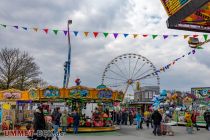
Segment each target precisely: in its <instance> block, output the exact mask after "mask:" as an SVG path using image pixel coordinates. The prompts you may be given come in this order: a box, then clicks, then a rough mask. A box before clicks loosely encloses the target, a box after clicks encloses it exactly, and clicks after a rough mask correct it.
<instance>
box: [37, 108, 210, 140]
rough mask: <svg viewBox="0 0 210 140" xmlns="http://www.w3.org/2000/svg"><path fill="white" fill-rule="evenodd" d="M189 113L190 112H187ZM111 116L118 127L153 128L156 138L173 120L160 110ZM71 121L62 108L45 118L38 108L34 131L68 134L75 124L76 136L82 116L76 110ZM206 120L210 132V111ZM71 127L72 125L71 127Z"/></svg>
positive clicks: (194, 114)
mask: <svg viewBox="0 0 210 140" xmlns="http://www.w3.org/2000/svg"><path fill="white" fill-rule="evenodd" d="M187 113H189V112H187ZM94 114H97V110H96V111H95V113H93V116H97V115H94ZM108 114H110V116H111V117H112V118H111V120H112V122H113V124H116V125H136V129H137V130H138V129H143V125H142V124H143V123H145V124H146V127H147V128H150V127H151V128H153V134H154V135H155V136H156V135H158V136H160V135H162V134H163V130H162V129H163V128H162V127H161V126H162V125H161V124H162V123H169V122H170V120H171V119H172V115H171V114H170V113H168V112H167V111H166V112H164V113H163V112H159V111H158V110H154V111H145V112H143V113H142V112H141V111H132V110H124V111H115V110H113V111H111V112H110V113H108ZM196 115H197V113H196V112H195V111H193V112H192V114H191V117H190V119H191V122H192V123H193V124H194V126H195V127H196V129H197V131H199V130H200V129H199V128H198V125H197V123H196V117H197V116H196ZM70 118H71V120H69V114H68V112H67V111H66V110H64V111H63V112H61V110H60V108H59V107H58V108H55V109H54V111H53V112H52V114H51V116H44V113H43V108H42V107H38V108H37V109H36V110H35V112H34V122H33V129H34V132H35V133H36V132H37V131H38V130H52V129H53V133H54V134H58V133H59V128H62V132H64V133H65V132H66V130H67V128H68V127H69V122H71V123H70V124H73V132H74V134H77V133H78V127H79V126H80V120H81V116H80V115H79V113H78V112H77V111H76V110H74V111H73V113H72V114H71V117H70ZM204 120H205V121H206V124H207V126H206V129H207V130H209V131H210V110H206V112H205V113H204ZM70 127H71V125H70ZM33 138H36V139H37V140H43V139H45V140H46V139H49V140H50V139H52V137H45V138H44V137H36V136H34V137H33ZM56 139H57V140H59V136H58V135H56Z"/></svg>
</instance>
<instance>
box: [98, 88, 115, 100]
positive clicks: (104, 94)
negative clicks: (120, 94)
mask: <svg viewBox="0 0 210 140" xmlns="http://www.w3.org/2000/svg"><path fill="white" fill-rule="evenodd" d="M98 98H99V99H111V98H112V91H110V90H100V91H99V92H98Z"/></svg>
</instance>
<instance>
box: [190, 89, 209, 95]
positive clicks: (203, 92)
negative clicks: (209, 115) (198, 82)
mask: <svg viewBox="0 0 210 140" xmlns="http://www.w3.org/2000/svg"><path fill="white" fill-rule="evenodd" d="M191 92H192V93H193V94H194V95H196V96H197V97H208V96H210V87H204V88H202V87H201V88H192V89H191Z"/></svg>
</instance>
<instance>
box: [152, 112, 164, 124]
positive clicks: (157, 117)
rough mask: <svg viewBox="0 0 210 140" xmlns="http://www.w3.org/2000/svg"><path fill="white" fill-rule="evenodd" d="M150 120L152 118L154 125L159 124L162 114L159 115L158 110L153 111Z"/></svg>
mask: <svg viewBox="0 0 210 140" xmlns="http://www.w3.org/2000/svg"><path fill="white" fill-rule="evenodd" d="M152 120H153V123H154V125H160V123H161V121H162V116H161V114H160V113H159V112H158V111H155V112H154V113H153V114H152Z"/></svg>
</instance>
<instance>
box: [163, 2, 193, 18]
mask: <svg viewBox="0 0 210 140" xmlns="http://www.w3.org/2000/svg"><path fill="white" fill-rule="evenodd" d="M190 1H191V0H161V2H162V4H163V6H164V8H165V10H166V12H167V14H168V15H169V16H171V15H173V14H175V13H176V12H177V11H179V10H180V9H181V8H182V7H183V6H184V5H185V4H187V3H188V2H190Z"/></svg>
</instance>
